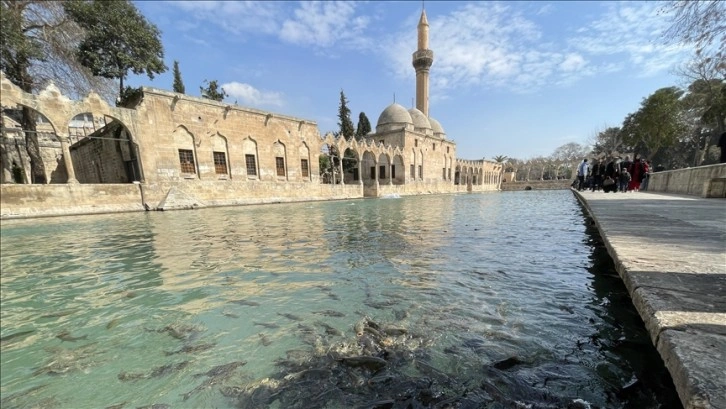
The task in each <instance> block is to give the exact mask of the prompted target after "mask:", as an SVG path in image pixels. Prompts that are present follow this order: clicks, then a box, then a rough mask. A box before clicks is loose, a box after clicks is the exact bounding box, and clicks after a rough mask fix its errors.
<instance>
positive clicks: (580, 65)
mask: <svg viewBox="0 0 726 409" xmlns="http://www.w3.org/2000/svg"><path fill="white" fill-rule="evenodd" d="M517 4H518V3H516V2H515V3H495V2H481V3H472V4H467V5H464V6H462V7H459V8H458V9H456V10H454V11H453V12H451V13H449V14H448V15H443V16H436V15H433V16H432V15H429V16H428V17H429V24H430V33H431V38H430V43H431V45H430V47H431V49H432V50H433V51H434V65H433V67H432V74H431V81H432V83H431V84H432V89H431V92H432V98H436V94H438V93H441V94H445V93H446V92H447V91H448V90H450V89H461V88H465V87H471V86H476V87H498V88H504V89H508V90H510V91H515V92H533V91H536V90H537V89H538V88H541V87H543V86H547V85H549V84H555V85H557V86H569V85H571V84H573V83H575V82H577V81H579V80H580V79H582V78H583V77H587V76H593V75H596V74H599V73H604V72H614V71H618V70H623V69H631V70H633V71H634V72H635V73H638V74H640V75H651V74H655V73H658V72H662V71H665V70H667V69H668V68H670V67H672V65H673V64H674V63H675V62H676V61H678V60H679V58H680V57H681V56H682V53H683V49H682V48H679V47H674V46H666V45H665V44H663V43H662V42H661V41H660V34H661V33H662V32H663V30H664V29H665V28H666V26H667V25H668V24H669V21H668V19H667V18H664V16H663V15H662V14H659V13H658V10H659V7H660V5H659V4H658V3H652V2H635V3H629V2H612V3H610V2H606V3H604V6H603V7H604V12H602V13H599V15H595V17H590V18H587V17H583V18H582V20H581V21H579V22H578V24H579V26H575V27H574V28H573V29H572V30H570V31H566V30H564V33H565V34H559V33H558V34H555V33H554V32H553V33H550V32H545V31H544V26H541V25H539V24H538V23H536V21H535V18H536V17H537V16H540V15H543V14H549V15H550V16H551V15H552V14H554V13H555V12H556V11H558V10H556V9H555V8H554V7H551V5H549V4H547V5H544V6H543V7H541V8H539V9H537V10H534V11H532V12H531V17H529V16H528V15H525V14H523V13H524V12H523V11H520V10H519V9H518V8H517ZM595 7H598V6H597V5H596V6H595ZM416 17H418V15H417V16H416ZM411 27H412V24H411V21H410V20H409V21H407V22H406V26H405V28H403V29H402V31H401V32H400V33H396V34H395V35H394V36H392V37H391V39H390V40H389V41H387V42H383V43H382V45H381V49H380V50H381V51H379V52H384V53H386V55H388V57H389V61H391V64H392V69H393V71H394V73H395V74H396V75H397V76H399V77H401V78H405V77H410V76H411V75H412V72H413V68H411V61H410V55H411V52H412V51H413V48H414V47H415V45H416V31H415V30H413V29H412V28H411ZM567 33H569V36H568V34H567ZM623 57H625V58H623ZM595 61H597V62H595Z"/></svg>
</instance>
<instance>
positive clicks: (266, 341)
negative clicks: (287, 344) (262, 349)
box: [257, 332, 272, 346]
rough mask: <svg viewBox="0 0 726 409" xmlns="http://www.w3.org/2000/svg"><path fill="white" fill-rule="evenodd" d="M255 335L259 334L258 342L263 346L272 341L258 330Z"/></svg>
mask: <svg viewBox="0 0 726 409" xmlns="http://www.w3.org/2000/svg"><path fill="white" fill-rule="evenodd" d="M257 335H259V337H260V344H262V345H263V346H269V345H270V344H272V341H270V339H269V338H267V336H266V335H265V334H263V333H261V332H260V333H259V334H257Z"/></svg>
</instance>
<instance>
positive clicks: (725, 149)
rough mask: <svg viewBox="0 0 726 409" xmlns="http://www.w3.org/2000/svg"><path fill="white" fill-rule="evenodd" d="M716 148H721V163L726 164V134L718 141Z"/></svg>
mask: <svg viewBox="0 0 726 409" xmlns="http://www.w3.org/2000/svg"><path fill="white" fill-rule="evenodd" d="M718 147H719V148H721V159H720V162H721V163H726V132H724V133H722V134H721V137H720V138H719V139H718Z"/></svg>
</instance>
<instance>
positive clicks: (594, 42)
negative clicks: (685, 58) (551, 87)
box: [569, 2, 686, 76]
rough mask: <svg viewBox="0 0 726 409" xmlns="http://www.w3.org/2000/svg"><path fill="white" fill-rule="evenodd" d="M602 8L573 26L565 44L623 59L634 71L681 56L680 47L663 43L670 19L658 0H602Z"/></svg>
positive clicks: (652, 69) (654, 69)
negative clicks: (598, 13) (604, 0)
mask: <svg viewBox="0 0 726 409" xmlns="http://www.w3.org/2000/svg"><path fill="white" fill-rule="evenodd" d="M605 4H606V5H607V8H606V10H605V12H604V13H603V14H602V15H601V16H600V17H599V18H597V19H595V20H593V21H591V22H589V23H588V24H586V25H584V26H583V27H581V28H580V29H579V30H577V35H576V36H575V37H573V38H571V39H569V44H570V45H571V46H572V47H573V48H575V49H578V50H580V51H581V52H583V53H585V54H589V55H592V56H604V57H607V58H610V59H618V60H622V59H623V57H625V60H626V62H627V63H629V64H628V68H630V69H632V70H633V71H634V72H635V73H636V74H638V75H645V76H647V75H652V74H655V73H658V72H662V71H665V70H667V69H669V68H670V67H672V66H673V65H674V64H676V63H677V62H678V61H680V60H681V57H682V55H683V53H684V51H686V49H685V48H684V47H677V46H671V45H667V44H665V41H663V39H662V38H661V35H662V33H663V32H664V31H665V30H666V29H667V28H668V26H669V25H670V21H669V19H668V18H666V16H665V15H664V14H663V13H660V12H659V11H660V9H661V8H662V4H659V3H658V2H612V3H605Z"/></svg>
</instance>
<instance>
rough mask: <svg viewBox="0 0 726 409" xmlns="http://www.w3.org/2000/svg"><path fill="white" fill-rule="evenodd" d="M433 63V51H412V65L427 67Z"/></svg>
mask: <svg viewBox="0 0 726 409" xmlns="http://www.w3.org/2000/svg"><path fill="white" fill-rule="evenodd" d="M433 63H434V52H433V51H431V50H418V51H416V52H414V53H413V67H414V68H416V69H419V68H429V67H431V65H432V64H433Z"/></svg>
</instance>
